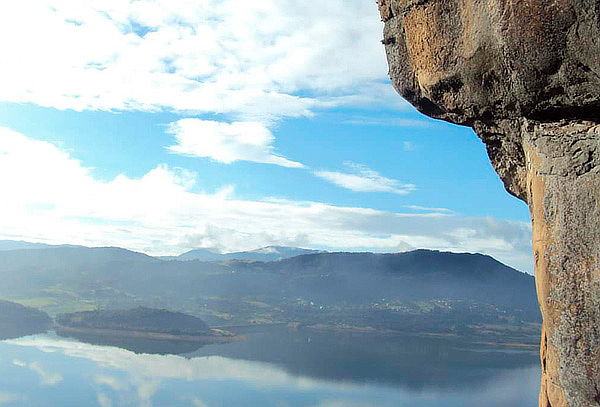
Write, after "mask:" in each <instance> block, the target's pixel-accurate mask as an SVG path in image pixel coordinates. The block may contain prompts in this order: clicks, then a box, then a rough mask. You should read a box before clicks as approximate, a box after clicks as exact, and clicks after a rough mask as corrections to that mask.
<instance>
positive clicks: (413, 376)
mask: <svg viewBox="0 0 600 407" xmlns="http://www.w3.org/2000/svg"><path fill="white" fill-rule="evenodd" d="M237 333H240V334H243V335H244V336H245V337H246V338H247V339H246V340H245V341H243V342H238V343H230V344H219V345H208V346H204V347H202V348H200V349H196V350H193V349H189V346H187V347H182V348H179V347H178V346H177V345H178V344H165V346H164V348H163V347H162V346H157V345H156V344H153V345H152V344H151V345H149V344H148V343H131V342H129V343H121V342H119V341H115V343H106V338H103V339H102V340H100V339H98V340H95V339H94V338H85V341H86V342H87V343H86V342H82V341H79V340H76V339H70V338H62V337H59V336H57V335H55V334H53V333H49V334H44V335H36V336H28V337H24V338H19V339H12V340H5V341H2V342H0V405H2V406H28V407H36V406H52V407H57V406H77V407H82V406H99V407H109V406H115V407H117V406H119V407H120V406H142V407H149V406H154V407H178V406H191V407H229V406H232V407H246V406H247V407H305V406H306V407H388V406H389V407H397V406H407V407H408V406H410V407H429V406H448V407H459V406H460V407H469V406H473V407H506V406H518V407H521V406H532V407H534V406H537V396H538V388H539V375H540V374H539V366H538V363H539V362H538V355H537V352H536V351H513V350H502V349H489V348H481V347H479V348H473V347H471V346H465V345H463V344H461V343H459V342H456V341H452V340H448V339H429V338H419V337H410V336H406V337H399V336H395V337H386V336H375V335H366V334H348V333H345V334H339V333H330V332H329V333H328V332H319V331H312V330H306V329H303V330H292V329H288V328H286V327H275V328H269V329H266V328H260V329H259V328H255V329H245V330H244V329H240V332H237ZM178 349H179V350H180V351H178ZM141 352H147V353H141ZM173 353H179V354H173Z"/></svg>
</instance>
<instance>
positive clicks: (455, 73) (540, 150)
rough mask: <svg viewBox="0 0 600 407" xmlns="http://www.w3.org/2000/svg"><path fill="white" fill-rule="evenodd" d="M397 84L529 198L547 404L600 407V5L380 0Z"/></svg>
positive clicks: (593, 0) (587, 1)
mask: <svg viewBox="0 0 600 407" xmlns="http://www.w3.org/2000/svg"><path fill="white" fill-rule="evenodd" d="M379 8H380V12H381V16H382V19H383V20H384V22H385V30H384V38H383V43H384V44H385V45H386V52H387V56H388V62H389V66H390V76H391V78H392V81H393V84H394V87H395V88H396V89H397V90H398V92H399V93H400V94H401V95H402V96H404V97H405V98H406V99H407V100H409V101H410V102H411V103H412V104H413V105H415V106H416V107H417V109H419V110H420V111H421V112H423V113H425V114H427V115H430V116H432V117H436V118H439V119H443V120H447V121H450V122H454V123H458V124H463V125H468V126H471V127H473V128H474V129H475V131H476V133H477V134H478V135H479V137H480V138H481V139H482V140H483V141H484V143H485V144H486V146H487V150H488V154H489V156H490V159H491V161H492V163H493V165H494V168H495V169H496V171H497V172H498V174H499V175H500V177H501V179H502V180H503V182H504V184H505V186H506V188H507V190H508V191H509V192H510V193H512V194H514V195H515V196H517V197H519V198H521V199H523V200H525V201H527V202H528V204H529V207H530V211H531V217H532V222H533V245H534V252H535V253H534V254H535V262H536V264H535V268H536V280H537V286H538V297H539V301H540V306H541V309H542V314H543V317H544V328H543V333H542V343H541V345H542V346H541V358H542V385H541V392H540V393H541V394H540V406H543V407H560V406H570V407H579V406H600V227H599V226H600V225H599V221H600V174H599V172H600V0H380V1H379Z"/></svg>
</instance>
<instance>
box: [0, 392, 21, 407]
mask: <svg viewBox="0 0 600 407" xmlns="http://www.w3.org/2000/svg"><path fill="white" fill-rule="evenodd" d="M17 401H23V396H21V395H19V394H15V393H10V392H6V391H0V406H1V405H4V404H12V403H15V402H17Z"/></svg>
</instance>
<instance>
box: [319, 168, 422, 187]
mask: <svg viewBox="0 0 600 407" xmlns="http://www.w3.org/2000/svg"><path fill="white" fill-rule="evenodd" d="M344 164H345V166H346V167H347V168H348V169H349V170H350V171H352V172H350V173H348V172H338V171H315V172H314V174H315V175H316V176H317V177H319V178H323V179H324V180H327V181H329V182H331V183H333V184H335V185H337V186H340V187H342V188H346V189H349V190H351V191H355V192H390V193H393V194H398V195H407V194H409V193H411V192H412V191H414V190H415V188H416V187H415V186H414V185H413V184H404V183H401V182H400V181H398V180H395V179H391V178H387V177H384V176H383V175H381V174H379V173H378V172H377V171H374V170H372V169H370V168H368V167H367V166H365V165H362V164H357V163H352V162H346V163H344Z"/></svg>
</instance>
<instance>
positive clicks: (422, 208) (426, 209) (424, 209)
mask: <svg viewBox="0 0 600 407" xmlns="http://www.w3.org/2000/svg"><path fill="white" fill-rule="evenodd" d="M405 207H406V208H408V209H411V210H413V211H420V212H438V213H444V214H451V213H454V212H453V211H452V210H450V209H448V208H430V207H427V206H420V205H406V206H405Z"/></svg>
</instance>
